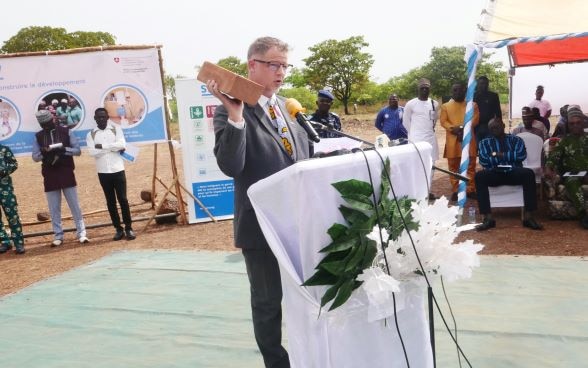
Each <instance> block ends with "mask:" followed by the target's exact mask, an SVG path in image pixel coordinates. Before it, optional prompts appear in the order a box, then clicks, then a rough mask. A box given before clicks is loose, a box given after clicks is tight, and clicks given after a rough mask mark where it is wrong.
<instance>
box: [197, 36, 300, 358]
mask: <svg viewBox="0 0 588 368" xmlns="http://www.w3.org/2000/svg"><path fill="white" fill-rule="evenodd" d="M288 48H289V47H288V44H286V43H285V42H283V41H281V40H278V39H276V38H273V37H262V38H258V39H257V40H255V41H254V42H253V43H252V44H251V46H250V47H249V51H248V53H247V69H248V76H249V79H250V80H252V81H254V82H256V83H258V84H260V85H262V86H263V92H262V95H261V96H260V97H259V100H258V101H257V103H256V104H255V105H250V104H245V103H243V102H242V101H240V100H236V99H232V98H230V97H228V96H227V95H225V94H224V93H222V91H221V90H219V81H215V80H208V81H207V83H206V86H207V88H208V90H209V91H210V92H211V93H212V94H213V95H214V96H215V97H216V98H218V99H219V100H220V101H221V103H222V105H221V106H219V107H217V108H216V111H215V113H214V118H213V122H214V133H215V146H214V154H215V156H216V160H217V163H218V166H219V167H220V169H221V171H222V172H223V173H225V174H226V175H228V176H230V177H232V178H234V179H235V220H234V232H235V246H236V247H237V248H241V249H242V253H243V256H244V258H245V265H246V267H247V275H248V277H249V283H250V286H251V309H252V317H253V330H254V334H255V339H256V341H257V345H258V347H259V350H260V351H261V354H262V356H263V360H264V363H265V366H266V367H290V362H289V358H288V353H287V351H286V349H284V347H283V346H282V343H281V340H282V307H281V300H282V285H281V282H280V269H279V267H278V262H277V260H276V257H275V256H274V254H273V253H272V251H271V249H270V247H269V245H268V243H267V241H266V239H265V237H264V235H263V233H262V231H261V228H260V226H259V223H258V222H257V218H256V215H255V211H254V210H253V207H252V205H251V202H250V200H249V197H248V196H247V189H248V188H249V186H250V185H252V184H254V183H255V182H257V181H259V180H261V179H264V178H266V177H268V176H270V175H272V174H274V173H276V172H278V171H280V170H282V169H284V168H286V167H288V166H290V165H292V164H294V162H296V161H297V160H301V159H305V158H308V155H309V148H310V147H309V143H308V138H307V135H306V132H305V131H304V130H303V129H302V128H301V127H300V126H298V125H296V122H294V121H292V120H291V118H290V116H289V114H288V110H287V109H286V106H285V99H284V98H283V97H279V96H276V93H277V92H278V90H279V89H280V87H281V86H282V84H283V83H284V78H285V76H286V72H287V71H288V69H289V68H290V67H291V65H290V64H288ZM284 221H288V219H284Z"/></svg>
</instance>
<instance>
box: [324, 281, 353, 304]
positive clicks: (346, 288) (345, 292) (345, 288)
mask: <svg viewBox="0 0 588 368" xmlns="http://www.w3.org/2000/svg"><path fill="white" fill-rule="evenodd" d="M354 285H355V280H354V279H348V280H346V281H345V282H344V283H343V285H341V287H340V288H339V292H338V293H337V297H336V298H335V300H334V301H333V304H331V307H330V308H329V311H332V310H333V309H335V308H338V307H340V306H341V305H343V303H345V302H346V301H347V299H349V297H350V296H351V293H352V292H353V287H354Z"/></svg>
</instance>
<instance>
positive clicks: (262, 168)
mask: <svg viewBox="0 0 588 368" xmlns="http://www.w3.org/2000/svg"><path fill="white" fill-rule="evenodd" d="M278 103H279V106H280V110H281V111H282V112H283V115H284V118H285V119H286V123H287V124H288V128H289V129H290V132H291V134H292V139H293V141H294V142H293V145H294V152H295V157H294V158H292V157H290V155H288V153H287V152H286V150H285V148H284V146H283V144H282V141H281V139H280V136H279V135H278V133H277V131H276V129H275V128H274V127H273V125H272V122H271V120H270V118H269V117H268V116H267V114H266V113H265V111H264V110H263V108H262V107H261V106H260V105H259V104H255V106H251V105H248V104H245V106H244V110H243V118H244V119H245V128H244V129H238V128H235V127H234V126H232V125H231V124H229V123H228V114H227V110H226V109H225V107H224V106H222V105H221V106H219V107H217V108H216V110H215V113H214V119H213V122H214V134H215V145H214V154H215V156H216V161H217V163H218V166H219V167H220V169H221V171H222V172H223V173H225V174H226V175H227V176H230V177H232V178H233V179H234V180H235V220H234V225H233V226H234V231H235V246H236V247H237V248H244V249H262V248H267V247H268V244H267V242H266V240H265V237H264V236H263V233H262V232H261V229H260V227H259V223H258V222H257V218H256V216H255V212H254V211H253V207H252V206H251V202H250V200H249V197H248V196H247V189H249V186H251V185H252V184H254V183H256V182H257V181H258V180H260V179H264V178H266V177H268V176H270V175H272V174H274V173H276V172H278V171H280V170H282V169H284V168H286V167H288V166H290V165H292V164H293V163H294V162H295V161H296V160H301V159H305V158H308V157H309V143H308V142H309V141H308V138H307V135H306V132H305V131H304V130H303V129H302V127H300V126H299V125H298V124H297V123H296V122H295V121H293V120H292V119H291V118H290V117H289V116H288V114H287V110H286V108H285V106H284V99H283V98H281V97H278ZM285 220H286V219H285Z"/></svg>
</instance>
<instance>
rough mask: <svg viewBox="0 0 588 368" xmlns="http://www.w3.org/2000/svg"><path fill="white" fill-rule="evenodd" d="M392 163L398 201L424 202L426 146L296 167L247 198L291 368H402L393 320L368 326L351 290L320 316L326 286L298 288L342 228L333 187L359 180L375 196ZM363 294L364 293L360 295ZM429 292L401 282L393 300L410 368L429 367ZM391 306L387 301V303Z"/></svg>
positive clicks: (264, 182) (256, 186)
mask: <svg viewBox="0 0 588 368" xmlns="http://www.w3.org/2000/svg"><path fill="white" fill-rule="evenodd" d="M380 155H381V157H382V158H384V159H385V158H389V159H390V172H391V180H392V184H393V189H394V191H395V193H396V195H397V196H399V197H400V196H405V195H406V196H409V197H411V198H416V199H424V198H425V197H426V196H427V195H428V193H429V190H428V184H429V183H430V180H431V178H430V173H431V166H432V162H431V146H430V145H429V144H428V143H424V142H423V143H417V144H416V145H413V144H408V145H403V146H397V147H389V148H384V149H379V150H378V151H375V150H367V151H365V156H364V155H363V154H362V153H361V152H356V153H351V154H346V155H342V156H335V157H328V158H321V159H312V160H306V161H300V162H297V163H296V164H294V165H292V166H290V167H288V168H286V169H284V170H282V171H280V172H278V173H276V174H274V175H272V176H270V177H268V178H266V179H263V180H261V181H259V182H257V183H255V184H254V185H252V186H251V187H250V189H249V191H248V194H249V197H250V199H251V203H252V204H253V207H254V209H255V213H256V215H257V219H258V220H259V224H260V226H261V229H262V230H263V233H264V235H265V237H266V239H267V241H268V243H269V244H270V247H271V249H272V251H273V253H274V254H275V255H276V258H277V260H278V262H279V265H280V271H281V277H282V285H283V291H284V306H285V308H284V309H285V322H286V331H287V335H288V351H289V354H290V362H291V365H292V367H295V368H314V367H316V368H328V367H336V368H344V367H349V368H364V367H374V368H375V367H382V368H383V367H386V368H390V367H406V359H405V356H404V353H403V350H402V346H401V344H400V340H399V335H398V332H397V330H396V326H395V324H394V318H387V319H381V320H377V321H373V322H369V321H368V306H367V305H366V303H363V302H362V300H367V299H366V298H361V295H360V294H361V290H359V289H358V290H356V291H355V292H354V294H353V295H352V297H351V298H350V299H349V300H348V301H347V303H345V304H344V305H343V306H341V307H339V308H337V309H335V310H334V311H331V312H327V309H326V308H325V309H323V311H322V312H320V313H319V311H320V308H319V307H320V299H321V297H322V295H323V294H324V292H325V290H326V289H327V287H326V286H312V287H302V286H300V285H301V284H302V283H303V282H304V280H306V279H308V278H309V277H310V276H312V275H313V274H314V272H315V267H316V265H317V264H318V263H319V262H320V260H321V259H322V258H323V257H324V254H323V253H319V250H320V249H322V248H324V247H325V246H326V245H328V244H329V243H330V242H331V238H330V237H329V235H328V234H327V229H329V227H331V226H332V225H333V224H334V223H340V224H346V223H345V220H344V219H343V216H342V215H341V213H340V212H339V210H338V208H339V206H340V205H342V204H344V203H345V202H344V200H343V199H342V198H341V195H340V194H339V192H337V191H336V190H335V188H334V187H333V186H332V185H331V184H332V183H335V182H338V181H344V180H349V179H357V180H361V181H365V182H368V183H369V182H370V179H369V178H370V174H369V172H368V167H367V164H366V157H367V161H368V162H369V168H370V171H371V177H372V180H373V182H374V186H375V187H376V194H377V195H378V196H379V190H378V189H377V188H378V187H379V185H380V175H381V171H382V168H383V163H382V159H381V158H380ZM364 294H365V293H364ZM425 295H426V288H425V286H424V285H422V284H419V285H414V284H410V283H406V284H404V285H403V286H402V290H401V292H399V293H396V314H397V318H398V324H399V329H400V334H401V336H402V340H403V342H404V345H405V348H406V352H407V356H408V359H409V362H410V366H411V367H412V368H421V367H432V366H433V359H432V353H431V346H430V342H429V333H428V323H427V318H426V314H425V301H426V298H425ZM390 303H392V301H390Z"/></svg>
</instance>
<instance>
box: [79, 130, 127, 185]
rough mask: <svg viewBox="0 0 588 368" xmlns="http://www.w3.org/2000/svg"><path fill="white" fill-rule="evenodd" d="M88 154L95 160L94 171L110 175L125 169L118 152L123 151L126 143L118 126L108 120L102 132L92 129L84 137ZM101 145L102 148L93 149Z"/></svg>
mask: <svg viewBox="0 0 588 368" xmlns="http://www.w3.org/2000/svg"><path fill="white" fill-rule="evenodd" d="M86 143H87V145H88V153H89V154H90V156H92V157H94V158H95V159H96V171H98V173H101V174H112V173H117V172H119V171H123V170H124V169H125V165H124V161H123V158H122V156H121V155H120V151H121V150H123V149H125V147H126V141H125V136H124V133H123V131H122V129H121V127H120V126H118V125H117V124H114V123H113V122H112V121H110V120H108V123H107V125H106V128H104V130H101V129H98V128H94V129H92V130H91V131H89V132H88V135H87V136H86ZM96 144H101V145H102V148H95V146H96Z"/></svg>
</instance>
